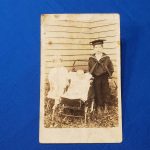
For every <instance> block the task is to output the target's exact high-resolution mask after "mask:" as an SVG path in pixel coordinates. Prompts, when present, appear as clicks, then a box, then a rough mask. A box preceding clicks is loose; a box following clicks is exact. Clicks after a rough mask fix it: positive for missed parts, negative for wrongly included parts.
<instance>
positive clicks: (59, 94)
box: [40, 14, 122, 143]
mask: <svg viewBox="0 0 150 150" xmlns="http://www.w3.org/2000/svg"><path fill="white" fill-rule="evenodd" d="M120 70H121V69H120V18H119V15H118V14H44V15H42V16H41V89H40V95H41V98H40V142H44V143H53V142H54V143H57V142H59V143H66V142H73V143H74V142H79V143H80V142H81V143H83V142H85V143H86V142H120V141H121V139H122V132H121V82H120V76H121V75H120ZM89 129H90V130H91V131H90V130H89ZM80 130H81V131H82V132H85V133H86V135H85V134H84V136H83V137H82V138H81V137H80V138H81V139H80V138H79V139H80V140H79V139H78V138H77V135H78V136H80V132H79V131H80ZM97 131H98V132H100V133H102V135H103V134H105V133H106V135H105V136H102V135H100V136H99V135H92V136H91V137H89V134H90V132H92V133H94V134H96V133H98V132H97ZM115 131H116V132H118V133H117V134H116V133H115V134H113V132H115ZM66 132H68V133H70V132H71V133H70V136H71V135H74V132H76V135H75V137H74V139H72V140H71V141H70V139H69V137H70V136H69V135H68V138H66V139H64V138H63V135H64V134H65V133H66ZM77 132H79V133H77ZM48 133H50V134H51V135H48ZM52 134H54V135H52ZM98 134H99V133H98ZM52 136H54V138H52ZM64 136H66V135H64ZM86 136H88V137H86ZM96 137H99V139H96ZM102 137H103V139H101V138H102ZM87 138H88V139H89V141H88V140H87Z"/></svg>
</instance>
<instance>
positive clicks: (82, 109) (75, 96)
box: [59, 70, 93, 123]
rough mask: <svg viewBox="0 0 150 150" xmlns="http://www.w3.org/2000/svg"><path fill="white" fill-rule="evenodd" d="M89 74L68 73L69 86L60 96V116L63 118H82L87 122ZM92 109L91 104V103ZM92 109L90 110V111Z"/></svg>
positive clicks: (82, 72) (80, 72)
mask: <svg viewBox="0 0 150 150" xmlns="http://www.w3.org/2000/svg"><path fill="white" fill-rule="evenodd" d="M91 78H92V76H91V74H89V73H84V71H83V70H78V71H77V72H70V73H69V79H70V82H69V86H68V88H67V90H66V92H65V93H64V94H63V95H62V96H61V100H60V105H59V107H60V110H61V111H60V115H61V116H64V117H73V118H83V119H84V122H85V123H86V121H87V113H88V107H87V105H86V102H87V100H88V91H89V87H90V84H91ZM92 107H93V103H92ZM92 109H93V108H91V110H92Z"/></svg>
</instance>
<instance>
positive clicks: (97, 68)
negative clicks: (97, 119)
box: [88, 40, 114, 113]
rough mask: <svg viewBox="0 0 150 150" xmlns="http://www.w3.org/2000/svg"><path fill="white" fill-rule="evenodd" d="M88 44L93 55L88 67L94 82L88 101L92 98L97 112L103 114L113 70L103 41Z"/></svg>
mask: <svg viewBox="0 0 150 150" xmlns="http://www.w3.org/2000/svg"><path fill="white" fill-rule="evenodd" d="M90 44H92V45H93V52H94V54H93V55H92V56H91V57H90V58H89V61H88V67H89V72H90V73H91V74H92V76H93V77H94V80H93V85H92V86H91V88H90V91H89V99H90V97H94V99H95V106H96V110H97V112H98V113H103V112H104V110H105V106H106V103H107V101H109V96H110V89H109V83H108V79H109V78H111V76H112V73H113V72H114V68H113V64H112V62H111V60H110V57H109V56H107V55H106V54H105V53H104V50H103V44H104V40H95V41H92V42H90Z"/></svg>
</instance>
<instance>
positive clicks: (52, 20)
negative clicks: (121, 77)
mask: <svg viewBox="0 0 150 150" xmlns="http://www.w3.org/2000/svg"><path fill="white" fill-rule="evenodd" d="M91 16H93V17H91ZM101 16H102V17H101V18H99V16H98V14H96V15H44V16H42V18H41V22H42V24H41V25H42V32H41V34H42V41H41V42H42V43H41V45H43V46H42V47H43V48H44V58H45V75H46V76H47V74H48V72H49V69H50V68H52V67H53V62H52V56H53V55H54V54H55V53H56V52H58V53H60V54H61V55H62V58H63V62H62V63H63V64H64V66H65V67H67V68H68V70H71V69H72V66H73V63H74V61H75V60H78V61H76V63H75V67H76V69H84V70H87V68H88V66H87V65H88V58H89V56H90V55H91V54H92V53H93V51H92V46H91V45H89V42H90V41H92V40H95V39H99V38H102V39H105V40H106V41H105V43H104V52H105V53H106V54H108V55H109V56H110V58H111V60H112V62H113V65H114V69H115V72H114V74H113V77H114V78H117V58H118V55H117V53H118V50H120V39H119V38H120V35H119V32H118V28H119V22H118V19H117V18H116V17H115V16H114V15H109V17H108V15H101ZM88 18H89V19H88ZM90 18H91V20H90Z"/></svg>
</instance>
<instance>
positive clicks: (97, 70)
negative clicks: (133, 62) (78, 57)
mask: <svg viewBox="0 0 150 150" xmlns="http://www.w3.org/2000/svg"><path fill="white" fill-rule="evenodd" d="M88 67H89V72H90V73H91V74H92V75H93V76H100V75H102V74H107V75H108V76H109V77H111V76H112V73H113V72H114V67H113V64H112V62H111V60H110V57H109V56H107V55H106V54H105V53H103V55H102V58H101V59H100V60H99V61H98V60H97V59H96V57H95V54H94V55H92V56H91V57H90V58H89V61H88Z"/></svg>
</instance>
